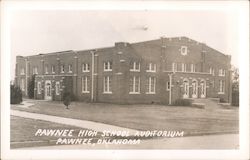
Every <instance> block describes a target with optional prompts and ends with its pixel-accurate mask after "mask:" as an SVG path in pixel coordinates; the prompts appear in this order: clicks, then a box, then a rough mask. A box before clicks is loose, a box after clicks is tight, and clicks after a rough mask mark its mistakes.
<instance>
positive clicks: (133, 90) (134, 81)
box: [129, 76, 140, 94]
mask: <svg viewBox="0 0 250 160" xmlns="http://www.w3.org/2000/svg"><path fill="white" fill-rule="evenodd" d="M139 93H140V77H139V76H133V77H130V79H129V94H139Z"/></svg>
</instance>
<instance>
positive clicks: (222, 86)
mask: <svg viewBox="0 0 250 160" xmlns="http://www.w3.org/2000/svg"><path fill="white" fill-rule="evenodd" d="M224 92H225V81H224V80H219V94H224Z"/></svg>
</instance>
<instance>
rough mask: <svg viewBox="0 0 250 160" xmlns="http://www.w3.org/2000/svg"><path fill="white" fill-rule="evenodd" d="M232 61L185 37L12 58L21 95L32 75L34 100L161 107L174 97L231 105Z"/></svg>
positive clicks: (226, 56)
mask: <svg viewBox="0 0 250 160" xmlns="http://www.w3.org/2000/svg"><path fill="white" fill-rule="evenodd" d="M230 61H231V57H230V56H228V55H225V54H222V53H220V52H218V51H216V50H215V49H212V48H210V47H209V46H207V45H206V44H204V43H199V42H197V41H194V40H192V39H189V38H187V37H175V38H160V39H157V40H150V41H145V42H138V43H125V42H119V43H115V45H114V46H113V47H107V48H98V49H92V50H83V51H72V50H70V51H63V52H55V53H48V54H39V55H33V56H27V57H22V56H17V57H16V79H15V83H16V84H17V85H19V86H20V87H21V89H22V91H23V94H24V95H27V90H28V87H27V86H28V85H27V84H28V83H29V81H30V79H31V77H32V75H35V89H34V91H35V92H34V93H35V95H34V96H35V98H36V99H47V100H61V98H62V94H63V92H65V91H69V92H72V93H73V94H74V95H75V96H76V97H77V99H78V100H80V101H88V102H112V103H165V104H171V103H172V102H173V101H175V100H176V99H178V98H208V97H216V98H223V99H224V100H225V101H227V102H230V99H231V98H230V95H231V93H230V92H231V89H230V88H231V83H230V76H231V75H230V74H231V73H230V66H231V65H230Z"/></svg>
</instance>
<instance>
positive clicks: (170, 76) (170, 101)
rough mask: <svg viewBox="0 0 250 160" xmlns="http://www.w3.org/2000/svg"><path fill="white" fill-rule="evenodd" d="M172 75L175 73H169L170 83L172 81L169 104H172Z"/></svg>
mask: <svg viewBox="0 0 250 160" xmlns="http://www.w3.org/2000/svg"><path fill="white" fill-rule="evenodd" d="M172 75H173V73H170V74H168V76H169V83H170V84H169V85H170V88H169V102H168V104H169V105H171V104H172Z"/></svg>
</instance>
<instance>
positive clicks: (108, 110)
mask: <svg viewBox="0 0 250 160" xmlns="http://www.w3.org/2000/svg"><path fill="white" fill-rule="evenodd" d="M33 103H35V104H34V105H33V106H30V107H28V108H24V107H22V108H21V107H16V106H12V109H17V110H23V111H28V112H35V113H42V114H47V115H56V116H60V117H67V118H74V119H81V120H89V121H94V122H101V123H105V124H111V125H115V126H120V127H125V128H131V129H136V130H178V131H184V132H185V135H186V136H188V135H197V134H199V135H200V134H215V133H237V132H238V130H239V120H238V119H239V113H238V108H236V107H227V108H223V107H219V106H217V107H214V106H213V107H212V106H211V107H210V106H206V109H198V108H192V107H180V106H164V105H154V104H153V105H138V104H137V105H119V104H107V103H83V102H73V103H72V104H71V105H70V109H69V110H67V109H65V106H64V105H63V104H62V102H58V101H52V102H49V101H33ZM210 105H211V103H210Z"/></svg>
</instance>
